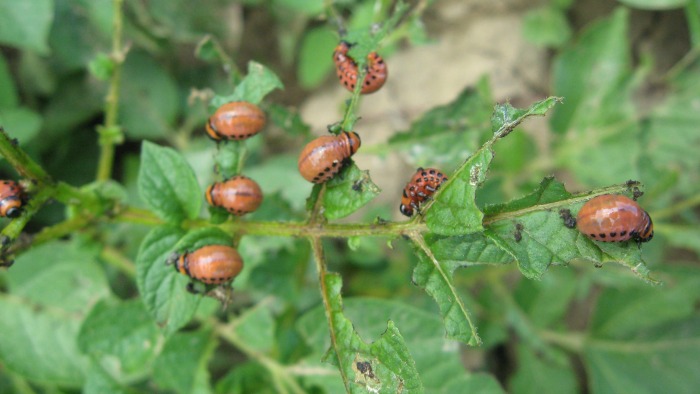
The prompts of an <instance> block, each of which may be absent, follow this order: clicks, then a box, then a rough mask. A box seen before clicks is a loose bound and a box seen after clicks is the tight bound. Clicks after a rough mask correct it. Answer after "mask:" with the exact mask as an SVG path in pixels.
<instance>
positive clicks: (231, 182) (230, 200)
mask: <svg viewBox="0 0 700 394" xmlns="http://www.w3.org/2000/svg"><path fill="white" fill-rule="evenodd" d="M205 196H206V199H207V202H208V203H209V205H211V206H214V207H222V208H225V209H226V210H227V211H229V213H231V214H233V215H236V216H241V215H245V214H246V213H250V212H253V211H255V210H256V209H258V207H260V204H261V203H262V200H263V193H262V190H260V186H258V184H257V182H255V181H254V180H252V179H250V178H248V177H246V176H243V175H236V176H234V177H231V178H229V179H227V180H225V181H223V182H216V183H213V184H212V185H211V186H209V188H208V189H207V192H206V194H205Z"/></svg>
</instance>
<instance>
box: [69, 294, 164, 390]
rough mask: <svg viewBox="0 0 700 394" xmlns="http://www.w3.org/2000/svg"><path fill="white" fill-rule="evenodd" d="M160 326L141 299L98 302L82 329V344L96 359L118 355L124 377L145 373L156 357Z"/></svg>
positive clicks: (79, 335) (82, 349)
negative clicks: (157, 325)
mask: <svg viewBox="0 0 700 394" xmlns="http://www.w3.org/2000/svg"><path fill="white" fill-rule="evenodd" d="M158 339H159V338H158V327H156V325H155V322H154V321H153V319H152V317H151V316H150V315H149V314H148V312H147V311H146V309H145V308H144V305H143V303H142V302H141V300H133V301H126V302H118V303H117V302H107V301H103V302H100V303H98V304H97V305H95V306H94V307H93V308H92V311H90V314H89V315H88V316H87V317H86V318H85V321H84V322H83V325H82V327H81V328H80V332H79V333H78V347H79V348H80V350H81V351H82V352H83V353H86V354H88V355H91V356H92V357H94V358H95V359H96V360H106V359H109V358H114V359H116V360H118V362H119V370H118V373H120V374H124V375H125V376H124V377H128V376H130V375H133V374H135V375H137V376H138V375H140V374H143V372H144V370H146V369H147V367H148V366H149V364H150V362H151V361H152V360H153V358H154V357H155V352H156V347H157V345H158Z"/></svg>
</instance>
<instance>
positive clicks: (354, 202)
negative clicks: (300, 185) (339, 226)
mask: <svg viewBox="0 0 700 394" xmlns="http://www.w3.org/2000/svg"><path fill="white" fill-rule="evenodd" d="M380 191H381V190H380V189H379V187H377V185H375V184H374V182H372V179H370V177H369V171H362V170H360V169H359V168H357V166H356V165H355V163H352V164H350V165H347V166H346V167H345V168H343V169H342V170H341V171H340V173H338V175H336V176H335V177H334V178H333V179H331V180H330V181H328V182H326V191H325V193H324V194H323V216H325V217H326V218H327V219H331V220H332V219H339V218H343V217H346V216H348V215H350V214H351V213H353V212H355V211H357V210H358V209H360V208H361V207H363V206H364V205H366V204H367V203H368V202H370V201H372V199H374V197H376V196H377V195H379V192H380Z"/></svg>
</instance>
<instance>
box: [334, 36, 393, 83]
mask: <svg viewBox="0 0 700 394" xmlns="http://www.w3.org/2000/svg"><path fill="white" fill-rule="evenodd" d="M349 49H350V44H349V43H348V42H346V41H341V42H340V43H339V44H338V46H337V47H335V51H333V62H334V63H335V70H336V74H337V75H338V79H340V83H341V84H342V85H343V86H345V88H346V89H348V90H349V91H351V92H352V91H353V90H355V84H357V76H358V68H357V62H355V60H354V59H353V58H351V57H350V56H348V50H349ZM365 68H366V70H367V72H366V74H365V79H364V81H363V82H362V89H361V90H360V93H362V94H369V93H374V92H376V91H377V90H379V89H380V88H381V87H382V86H384V82H386V79H387V77H388V70H387V67H386V63H385V62H384V59H383V58H382V57H381V56H379V55H378V54H377V52H371V53H370V54H369V55H367V65H366V66H365Z"/></svg>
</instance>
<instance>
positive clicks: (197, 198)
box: [138, 141, 203, 222]
mask: <svg viewBox="0 0 700 394" xmlns="http://www.w3.org/2000/svg"><path fill="white" fill-rule="evenodd" d="M138 188H139V195H140V196H141V199H143V201H144V202H146V204H147V205H148V206H149V207H151V209H153V210H154V211H155V212H156V214H158V216H160V217H161V218H162V219H164V220H167V221H170V222H179V221H181V220H183V219H186V218H189V219H194V218H196V217H197V216H198V215H199V210H200V208H201V206H202V199H203V197H202V196H203V194H202V191H201V189H200V188H199V183H198V182H197V179H196V178H195V176H194V171H193V170H192V167H190V165H189V164H188V163H187V161H186V160H185V159H184V158H183V157H182V156H181V155H180V154H179V153H178V152H176V151H175V150H173V149H171V148H165V147H161V146H158V145H155V144H153V143H151V142H148V141H144V142H143V147H142V148H141V168H140V169H139V178H138Z"/></svg>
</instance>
